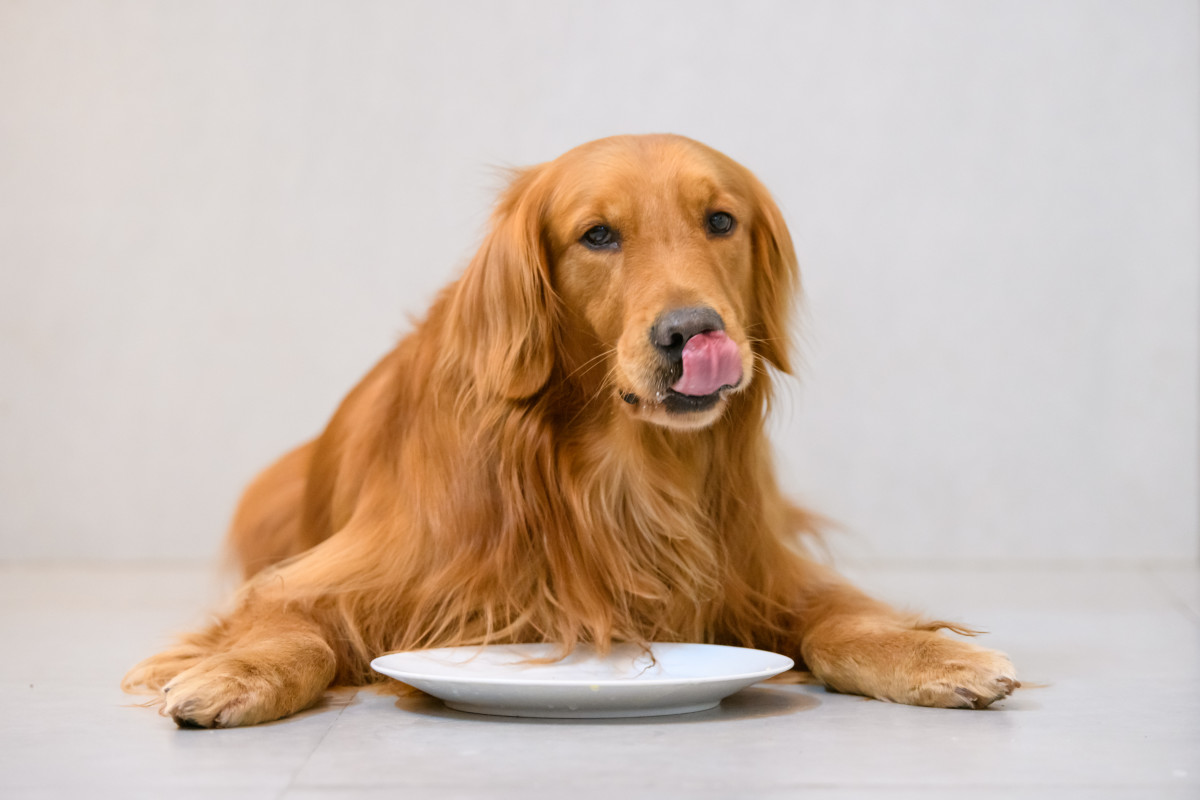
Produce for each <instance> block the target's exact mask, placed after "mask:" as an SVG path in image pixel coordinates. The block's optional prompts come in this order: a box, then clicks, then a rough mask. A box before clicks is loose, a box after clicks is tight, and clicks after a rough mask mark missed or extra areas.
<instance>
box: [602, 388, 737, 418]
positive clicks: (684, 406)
mask: <svg viewBox="0 0 1200 800" xmlns="http://www.w3.org/2000/svg"><path fill="white" fill-rule="evenodd" d="M736 389H737V386H736V385H732V384H725V385H724V386H722V387H721V388H719V389H717V391H715V392H711V393H709V394H704V395H692V394H683V393H682V392H677V391H675V390H674V389H667V390H666V391H665V392H655V393H654V395H653V396H652V397H647V398H643V397H641V396H640V395H638V394H636V393H635V392H620V395H621V399H622V400H624V401H625V402H626V403H628V404H629V405H631V406H636V405H640V404H642V403H644V402H646V401H647V400H649V401H651V402H653V403H654V404H656V405H659V406H662V408H663V410H664V411H666V412H667V413H668V414H692V413H695V412H697V411H708V410H709V409H711V408H713V407H714V406H715V405H717V403H719V402H721V400H722V399H723V398H724V397H725V395H727V394H728V393H729V392H732V391H734V390H736Z"/></svg>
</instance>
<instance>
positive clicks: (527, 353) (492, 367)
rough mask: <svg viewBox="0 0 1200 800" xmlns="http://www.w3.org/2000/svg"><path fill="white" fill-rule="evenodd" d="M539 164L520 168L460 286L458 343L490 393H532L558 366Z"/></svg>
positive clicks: (456, 302)
mask: <svg viewBox="0 0 1200 800" xmlns="http://www.w3.org/2000/svg"><path fill="white" fill-rule="evenodd" d="M540 171H541V170H540V168H539V167H533V168H531V169H527V170H524V171H522V172H520V173H517V175H516V177H515V178H514V179H513V181H512V183H511V184H510V186H509V187H508V189H507V190H506V191H505V192H504V194H503V195H501V197H500V201H499V202H498V203H497V204H496V209H495V211H494V212H493V213H492V220H491V230H490V231H489V232H488V235H487V238H486V239H485V240H484V242H483V245H482V246H481V247H480V248H479V252H478V253H476V255H475V257H474V258H473V259H472V260H471V263H470V265H469V266H468V267H467V270H466V272H465V273H464V275H463V277H462V278H461V279H460V281H459V283H458V285H457V286H456V287H455V289H454V292H455V297H454V308H453V314H454V317H455V320H454V323H453V324H454V325H456V326H458V328H459V330H458V332H457V340H456V342H455V344H457V345H458V346H459V347H462V348H464V350H463V352H461V353H460V356H461V357H462V358H463V359H464V360H465V361H466V363H467V364H469V365H471V367H472V368H473V371H474V374H475V380H476V382H477V385H478V387H479V389H480V391H481V392H483V393H484V394H485V395H492V396H495V395H499V396H501V397H505V398H508V399H510V400H519V399H523V398H526V397H530V396H531V395H533V394H535V393H536V392H537V391H538V390H539V389H541V388H542V387H543V386H544V385H545V384H546V381H548V380H549V379H550V370H551V368H552V367H553V366H554V346H553V332H554V325H553V314H554V301H553V290H552V288H551V284H550V265H549V259H548V255H547V248H546V243H545V241H544V237H543V236H542V218H543V216H544V211H545V209H544V208H543V206H544V205H545V203H544V197H543V195H544V193H543V192H540V191H539V190H538V188H537V186H538V180H537V178H538V175H539V174H540Z"/></svg>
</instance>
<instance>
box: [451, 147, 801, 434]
mask: <svg viewBox="0 0 1200 800" xmlns="http://www.w3.org/2000/svg"><path fill="white" fill-rule="evenodd" d="M796 283H797V270H796V258H795V254H794V252H793V250H792V244H791V239H790V237H789V235H788V232H787V228H786V226H785V225H784V222H783V218H782V216H781V215H780V213H779V210H778V208H777V207H776V206H775V204H774V202H773V201H772V200H771V197H770V195H769V194H768V193H767V192H766V190H765V189H764V188H763V187H762V185H761V184H760V183H759V181H758V180H757V179H756V178H755V177H754V176H753V175H752V174H751V173H750V172H749V171H748V170H746V169H745V168H744V167H742V166H740V165H739V164H737V163H736V162H734V161H732V160H731V159H729V158H728V157H726V156H724V155H722V154H720V153H718V152H716V151H715V150H712V149H711V148H708V147H705V146H704V145H701V144H699V143H697V142H694V141H692V140H690V139H685V138H682V137H678V136H619V137H614V138H610V139H601V140H599V141H596V142H591V143H589V144H585V145H583V146H581V147H578V148H576V149H574V150H571V151H570V152H568V153H566V154H565V155H563V156H561V157H559V158H558V159H556V160H554V161H551V162H549V163H546V164H542V165H540V166H538V167H534V168H531V169H529V170H526V171H524V172H522V173H520V174H518V176H517V177H516V179H515V180H514V181H513V183H512V185H511V186H510V187H509V189H508V191H507V192H506V193H505V194H504V195H503V197H502V198H501V200H500V203H499V204H498V206H497V210H496V212H495V215H494V218H493V221H492V230H491V232H490V233H489V235H488V237H487V240H486V241H485V242H484V245H483V247H482V248H481V249H480V252H479V254H478V255H477V256H476V258H475V259H474V260H473V261H472V263H471V265H470V267H469V268H468V270H467V274H466V275H465V276H464V279H463V281H462V282H461V283H460V284H459V287H458V289H457V296H456V298H455V300H456V308H455V311H454V313H455V315H456V318H457V319H458V320H459V322H460V324H463V325H466V326H469V327H470V328H471V329H472V330H473V332H474V334H473V336H472V337H471V339H472V341H471V342H470V344H469V346H470V347H471V349H472V355H471V359H472V360H473V363H474V368H475V372H476V376H477V378H478V380H479V382H480V385H481V388H482V389H483V391H485V392H489V393H494V394H499V395H502V396H505V397H508V398H512V399H517V398H524V397H529V396H531V395H533V394H535V393H537V392H538V391H539V390H541V389H542V388H543V387H544V386H545V384H546V383H547V381H549V380H550V379H551V376H552V375H553V374H555V369H556V367H557V368H558V369H559V370H561V372H560V374H561V376H562V377H563V378H564V379H565V380H567V381H569V382H573V383H575V384H577V385H579V386H581V387H584V389H585V390H586V391H589V392H600V393H603V396H604V397H605V398H606V400H607V401H611V402H613V403H616V404H619V405H620V406H621V408H622V409H623V411H624V413H629V414H632V415H634V416H636V417H638V418H640V419H644V420H646V421H649V422H653V423H656V424H659V425H665V426H671V427H681V428H695V427H703V426H706V425H709V424H711V423H712V422H713V421H715V420H716V419H717V418H718V417H719V416H720V415H721V413H722V411H723V410H724V408H725V405H726V402H727V398H728V397H729V395H730V394H732V393H734V392H739V391H742V390H744V389H745V388H746V387H747V386H748V385H749V384H750V382H751V380H752V379H753V378H754V376H755V374H756V372H757V371H759V364H758V361H759V359H762V360H765V361H767V362H770V363H771V364H773V365H774V366H775V367H776V368H778V369H780V370H782V371H785V372H787V371H789V370H790V360H789V355H788V344H789V343H788V333H787V328H788V325H787V323H788V318H789V316H790V311H791V307H792V299H793V298H792V295H793V291H794V289H795V287H796Z"/></svg>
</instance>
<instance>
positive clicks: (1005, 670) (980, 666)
mask: <svg viewBox="0 0 1200 800" xmlns="http://www.w3.org/2000/svg"><path fill="white" fill-rule="evenodd" d="M939 645H940V646H938V647H934V648H931V650H932V651H933V652H932V653H930V654H929V655H928V656H925V657H922V658H920V659H918V660H917V662H916V664H915V665H914V667H915V668H914V669H913V671H912V673H911V674H909V675H908V676H907V677H908V679H909V681H910V682H911V687H910V688H909V689H908V690H907V691H905V692H903V695H902V696H901V697H897V698H894V699H896V700H897V701H899V702H902V703H908V704H909V705H918V706H932V707H935V708H987V707H988V706H990V705H991V704H992V703H995V702H997V701H999V700H1003V699H1004V698H1006V697H1008V696H1009V695H1011V694H1012V693H1013V690H1015V689H1017V688H1019V687H1020V686H1021V684H1020V682H1018V681H1017V671H1016V669H1015V668H1014V667H1013V665H1012V662H1011V661H1009V660H1008V657H1007V656H1006V655H1004V654H1003V653H998V652H996V651H995V650H987V649H984V648H982V647H977V646H975V645H973V644H969V643H967V642H955V641H950V640H944V639H943V640H942V641H941V642H939ZM885 699H893V698H885Z"/></svg>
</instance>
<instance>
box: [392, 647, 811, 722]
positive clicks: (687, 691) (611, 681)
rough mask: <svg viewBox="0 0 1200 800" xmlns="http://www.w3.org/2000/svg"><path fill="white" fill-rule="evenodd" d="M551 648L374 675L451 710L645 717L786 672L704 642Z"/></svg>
mask: <svg viewBox="0 0 1200 800" xmlns="http://www.w3.org/2000/svg"><path fill="white" fill-rule="evenodd" d="M554 657H555V647H554V645H549V644H514V645H492V646H489V647H443V648H439V649H436V650H415V651H412V652H408V653H393V654H391V655H386V656H380V657H379V658H377V659H375V660H374V661H372V662H371V667H372V669H374V670H376V671H377V672H382V673H383V674H384V675H387V676H389V677H391V678H395V679H396V680H399V681H403V682H405V683H407V684H409V685H410V686H415V687H417V688H418V689H420V690H422V691H424V692H428V693H429V694H431V695H433V696H434V697H437V698H439V699H441V700H442V701H443V702H444V703H445V704H446V705H448V706H449V707H450V708H453V709H457V710H459V711H469V712H471V713H474V714H498V715H500V716H506V717H560V718H561V717H576V718H578V717H583V718H587V717H592V718H597V717H649V716H657V715H661V714H687V713H690V712H693V711H704V710H705V709H709V708H713V707H714V706H716V705H717V704H718V703H720V702H721V700H722V699H723V698H725V697H728V696H729V695H731V694H733V693H734V692H736V691H738V690H740V689H745V688H746V687H747V686H750V685H751V684H754V683H758V682H759V681H761V680H764V679H766V678H769V677H771V676H772V675H778V674H779V673H781V672H784V671H786V670H789V669H791V668H792V660H791V659H790V658H788V657H787V656H781V655H779V654H777V653H768V652H766V651H763V650H750V649H747V648H744V647H724V646H721V645H712V644H652V645H650V650H649V652H647V651H646V650H644V649H642V648H640V647H638V646H636V645H615V646H614V647H613V648H612V650H611V651H610V652H609V654H608V655H607V656H605V657H603V658H601V657H600V656H598V655H596V653H595V651H594V650H592V649H591V648H588V647H583V646H580V647H578V648H576V650H575V652H573V653H572V654H571V655H569V656H568V657H566V658H564V659H561V660H558V661H550V662H548V663H537V662H536V661H535V659H548V658H549V659H552V658H554Z"/></svg>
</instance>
